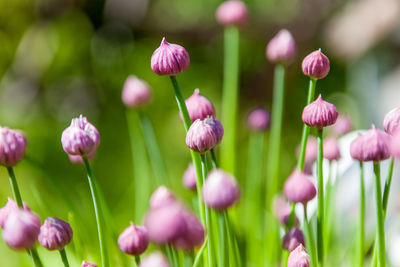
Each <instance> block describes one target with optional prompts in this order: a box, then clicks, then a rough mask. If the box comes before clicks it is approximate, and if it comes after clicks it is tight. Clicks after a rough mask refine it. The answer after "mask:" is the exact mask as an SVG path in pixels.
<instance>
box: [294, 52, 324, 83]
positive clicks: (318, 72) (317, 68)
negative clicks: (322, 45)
mask: <svg viewBox="0 0 400 267" xmlns="http://www.w3.org/2000/svg"><path fill="white" fill-rule="evenodd" d="M301 67H302V69H303V73H304V75H306V76H309V77H310V78H312V79H323V78H325V77H326V75H328V73H329V69H330V66H329V59H328V57H327V56H325V55H324V54H323V53H322V52H321V49H319V50H316V51H314V52H312V53H311V54H309V55H308V56H306V57H305V58H304V59H303V63H302V64H301Z"/></svg>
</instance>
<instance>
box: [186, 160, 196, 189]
mask: <svg viewBox="0 0 400 267" xmlns="http://www.w3.org/2000/svg"><path fill="white" fill-rule="evenodd" d="M183 185H184V186H185V187H186V188H187V189H189V190H194V189H196V169H195V168H194V165H193V163H190V164H189V166H188V167H187V169H186V171H185V172H184V174H183Z"/></svg>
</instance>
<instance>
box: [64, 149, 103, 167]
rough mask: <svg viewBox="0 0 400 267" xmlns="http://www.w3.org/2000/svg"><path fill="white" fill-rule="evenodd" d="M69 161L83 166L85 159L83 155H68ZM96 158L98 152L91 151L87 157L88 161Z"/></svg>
mask: <svg viewBox="0 0 400 267" xmlns="http://www.w3.org/2000/svg"><path fill="white" fill-rule="evenodd" d="M67 155H68V158H69V160H70V161H71V162H72V163H74V164H83V159H82V156H81V155H70V154H67ZM95 156H96V150H93V151H90V152H89V154H88V155H87V157H88V159H93V158H94V157H95Z"/></svg>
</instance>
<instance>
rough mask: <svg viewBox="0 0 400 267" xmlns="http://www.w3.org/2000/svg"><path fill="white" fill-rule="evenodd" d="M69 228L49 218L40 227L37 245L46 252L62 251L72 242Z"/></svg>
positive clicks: (53, 218) (55, 219)
mask: <svg viewBox="0 0 400 267" xmlns="http://www.w3.org/2000/svg"><path fill="white" fill-rule="evenodd" d="M72 235H73V232H72V229H71V226H70V225H69V224H68V223H67V222H64V221H62V220H60V219H58V218H56V217H49V218H47V219H46V220H45V221H44V224H43V225H42V226H41V227H40V233H39V243H40V244H41V245H42V246H43V247H45V248H46V249H48V250H62V249H64V247H65V246H66V245H68V244H69V243H70V242H71V240H72Z"/></svg>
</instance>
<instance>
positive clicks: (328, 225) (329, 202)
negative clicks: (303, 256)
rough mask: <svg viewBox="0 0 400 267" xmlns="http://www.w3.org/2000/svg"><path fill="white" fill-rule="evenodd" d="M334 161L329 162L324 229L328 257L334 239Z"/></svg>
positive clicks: (325, 249)
mask: <svg viewBox="0 0 400 267" xmlns="http://www.w3.org/2000/svg"><path fill="white" fill-rule="evenodd" d="M332 167H333V161H329V173H328V181H327V183H326V192H325V223H324V225H323V227H324V254H325V255H328V253H329V247H330V240H331V237H332V218H333V199H332V198H333V192H332V190H333V183H332Z"/></svg>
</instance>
